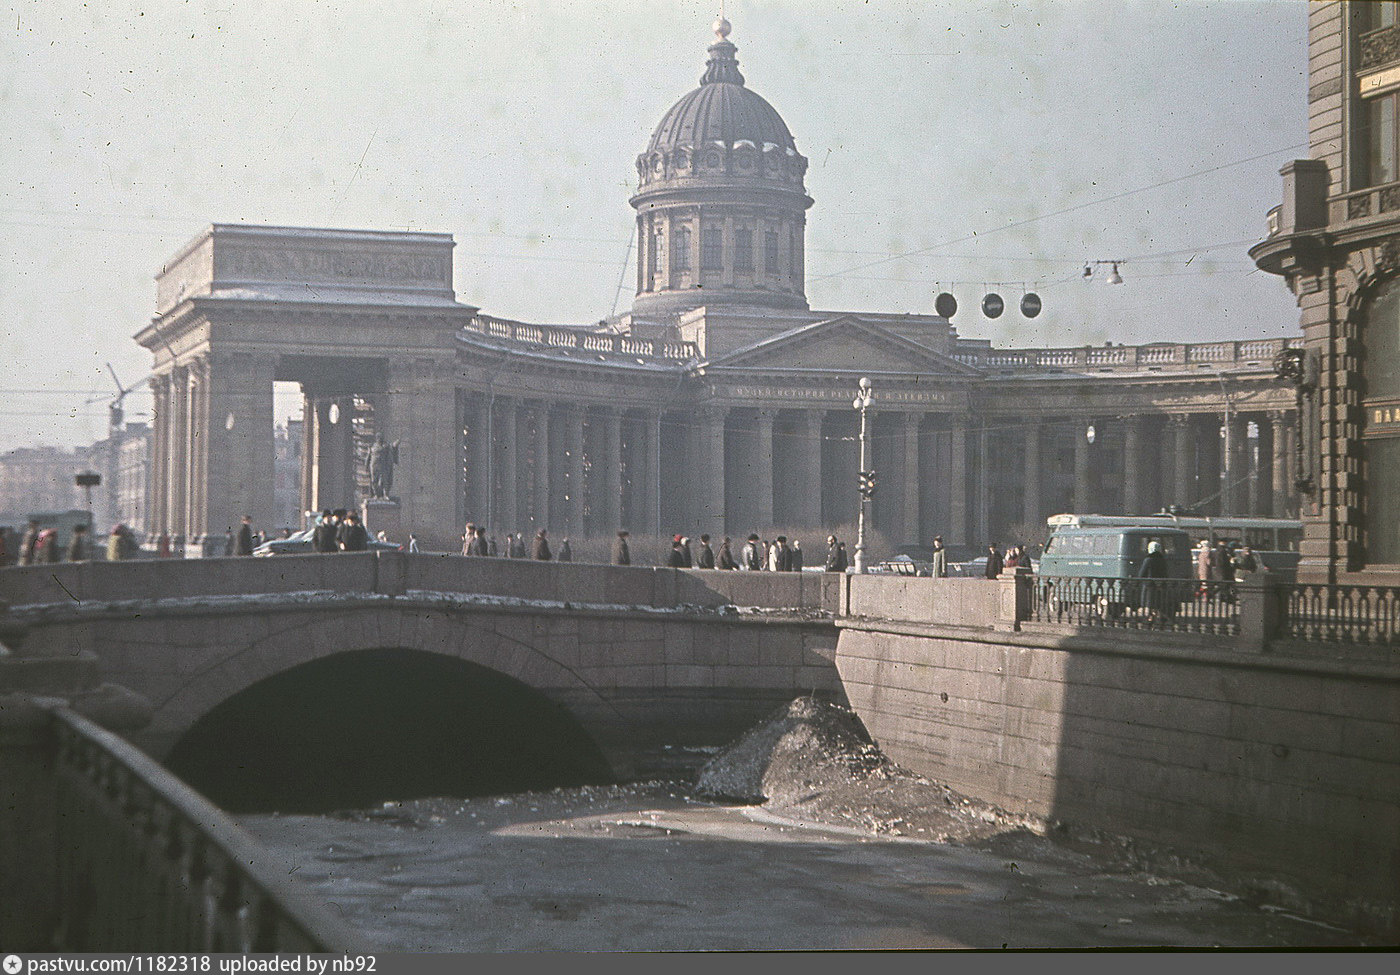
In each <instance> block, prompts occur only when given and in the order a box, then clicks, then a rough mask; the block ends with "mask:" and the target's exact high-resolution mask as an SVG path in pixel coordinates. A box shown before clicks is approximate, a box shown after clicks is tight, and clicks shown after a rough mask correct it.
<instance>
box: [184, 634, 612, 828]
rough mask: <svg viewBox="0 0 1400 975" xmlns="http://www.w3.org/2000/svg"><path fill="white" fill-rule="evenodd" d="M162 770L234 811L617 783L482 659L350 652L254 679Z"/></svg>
mask: <svg viewBox="0 0 1400 975" xmlns="http://www.w3.org/2000/svg"><path fill="white" fill-rule="evenodd" d="M166 764H167V766H168V767H169V768H170V769H171V771H172V772H174V773H175V774H176V775H178V776H180V777H181V778H182V779H184V780H185V781H187V782H189V783H190V784H191V785H193V786H194V787H195V788H197V789H199V790H200V791H201V792H203V793H205V794H206V795H207V796H209V798H211V799H212V800H213V801H214V802H215V803H217V804H218V805H220V806H222V807H224V808H227V809H230V810H233V811H250V810H278V811H284V812H313V811H324V810H329V809H337V808H359V807H365V806H369V805H374V804H377V803H379V802H382V801H385V800H395V799H413V798H422V797H427V796H462V797H465V796H479V795H492V794H500V793H508V792H518V791H524V790H529V789H543V788H554V787H558V786H572V785H582V784H585V783H598V782H604V781H611V780H612V779H613V774H612V770H611V768H610V766H609V763H608V761H607V759H606V758H605V757H604V755H603V752H602V750H601V749H600V748H599V746H598V744H597V742H595V741H594V740H593V737H592V736H591V735H590V734H589V733H588V731H587V730H585V729H584V727H583V726H582V724H580V722H579V721H578V720H577V719H576V718H575V717H574V716H573V715H571V714H570V713H569V712H568V711H567V710H566V709H565V708H564V707H562V706H561V705H559V704H558V703H556V702H555V701H552V700H550V699H549V698H548V697H547V696H546V695H544V694H543V693H541V692H540V691H538V690H536V689H534V688H532V687H530V686H528V685H527V684H525V683H523V682H522V681H520V680H518V679H516V678H513V677H509V676H507V675H505V674H502V673H500V672H499V671H495V670H492V669H490V668H488V667H486V666H483V665H482V664H480V663H475V662H472V661H469V660H464V659H462V658H460V657H453V656H448V655H446V654H442V653H433V652H427V651H424V650H416V649H408V648H403V647H387V648H377V649H358V650H346V651H342V652H340V653H335V654H330V655H326V656H321V657H319V658H317V659H313V660H310V661H306V662H303V663H300V664H297V665H296V666H292V667H287V668H283V669H281V670H280V671H278V672H277V673H275V674H272V675H270V676H267V677H264V678H262V679H261V680H257V681H254V682H252V683H250V684H248V686H246V687H243V688H242V689H241V690H239V691H237V692H235V693H233V694H232V695H230V696H228V697H226V698H225V699H224V700H223V701H221V702H220V703H219V704H217V705H216V706H214V707H213V708H211V709H210V710H208V711H207V712H205V713H204V714H203V715H201V716H200V717H199V718H198V719H197V720H196V721H195V722H194V723H193V725H192V726H191V727H190V728H189V729H188V730H187V731H186V732H185V733H184V734H183V735H182V736H181V737H180V739H179V740H178V741H177V742H176V744H175V746H174V748H172V749H171V751H170V754H169V755H168V756H167V758H166Z"/></svg>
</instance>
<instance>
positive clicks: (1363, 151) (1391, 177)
mask: <svg viewBox="0 0 1400 975" xmlns="http://www.w3.org/2000/svg"><path fill="white" fill-rule="evenodd" d="M1397 104H1400V92H1392V93H1391V94H1389V95H1382V96H1380V97H1379V98H1371V99H1368V100H1367V101H1366V102H1365V103H1364V107H1363V109H1362V112H1361V126H1360V133H1359V136H1358V149H1359V150H1360V155H1361V161H1362V167H1361V168H1362V170H1363V172H1362V173H1361V182H1362V185H1364V186H1379V185H1380V184H1381V183H1391V182H1394V181H1395V180H1397V179H1400V166H1397V161H1398V160H1400V152H1397V147H1396V141H1395V137H1396V125H1395V116H1396V107H1397Z"/></svg>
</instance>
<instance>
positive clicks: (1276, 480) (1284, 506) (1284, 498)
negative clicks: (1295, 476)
mask: <svg viewBox="0 0 1400 975" xmlns="http://www.w3.org/2000/svg"><path fill="white" fill-rule="evenodd" d="M1269 433H1270V441H1271V444H1272V446H1273V452H1272V457H1271V461H1272V464H1271V468H1272V470H1271V473H1272V475H1273V478H1272V481H1273V483H1272V484H1271V487H1272V489H1273V490H1272V494H1271V500H1270V507H1269V513H1270V514H1271V515H1273V516H1274V517H1275V518H1287V517H1288V511H1289V508H1290V505H1289V503H1288V501H1289V494H1290V492H1291V489H1292V485H1291V484H1290V483H1289V479H1288V434H1289V423H1288V414H1287V413H1285V412H1284V411H1283V410H1273V411H1272V412H1270V413H1269Z"/></svg>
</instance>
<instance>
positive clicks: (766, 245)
mask: <svg viewBox="0 0 1400 975" xmlns="http://www.w3.org/2000/svg"><path fill="white" fill-rule="evenodd" d="M763 265H764V267H766V268H767V269H768V273H769V274H777V273H778V232H777V231H776V230H769V231H767V232H766V233H764V235H763Z"/></svg>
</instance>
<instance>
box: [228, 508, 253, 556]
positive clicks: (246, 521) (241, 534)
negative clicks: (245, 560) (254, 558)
mask: <svg viewBox="0 0 1400 975" xmlns="http://www.w3.org/2000/svg"><path fill="white" fill-rule="evenodd" d="M233 554H234V555H252V554H253V516H252V515H244V516H243V524H242V525H240V526H239V528H238V544H237V546H236V547H235V548H234V551H233Z"/></svg>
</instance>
